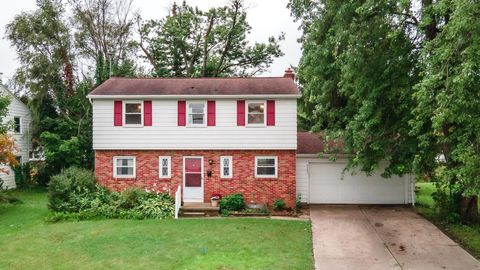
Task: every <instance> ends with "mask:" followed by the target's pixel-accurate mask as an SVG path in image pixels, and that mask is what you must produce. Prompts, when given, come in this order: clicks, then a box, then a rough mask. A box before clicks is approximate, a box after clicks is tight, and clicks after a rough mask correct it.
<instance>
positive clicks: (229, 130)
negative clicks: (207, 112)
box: [93, 99, 297, 150]
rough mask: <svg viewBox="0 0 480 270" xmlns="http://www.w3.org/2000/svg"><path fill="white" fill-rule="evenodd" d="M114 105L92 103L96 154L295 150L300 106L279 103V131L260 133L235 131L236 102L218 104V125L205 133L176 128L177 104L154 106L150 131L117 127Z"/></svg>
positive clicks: (155, 103) (237, 128)
mask: <svg viewBox="0 0 480 270" xmlns="http://www.w3.org/2000/svg"><path fill="white" fill-rule="evenodd" d="M113 103H114V102H113V100H93V148H94V149H95V150H101V149H105V150H114V149H118V150H122V149H124V150H128V149H132V150H148V149H154V150H162V149H169V150H177V149H187V150H214V149H222V150H224V149H228V150H236V149H239V150H241V149H250V150H255V149H264V150H266V149H277V150H281V149H289V150H294V149H296V147H297V100H296V99H277V100H275V106H276V115H275V120H276V121H275V126H269V127H266V128H262V129H256V128H248V127H245V126H237V100H236V99H217V100H216V125H215V126H214V127H206V128H198V129H197V128H188V127H179V126H178V122H177V121H178V115H177V113H178V112H177V100H175V99H164V100H160V99H154V100H152V115H153V123H152V127H150V128H148V129H143V128H142V129H137V128H121V127H115V126H114V125H113V106H114V105H113Z"/></svg>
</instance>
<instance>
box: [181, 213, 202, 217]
mask: <svg viewBox="0 0 480 270" xmlns="http://www.w3.org/2000/svg"><path fill="white" fill-rule="evenodd" d="M180 216H181V217H186V218H187V217H195V218H198V217H205V216H206V215H205V213H204V212H180Z"/></svg>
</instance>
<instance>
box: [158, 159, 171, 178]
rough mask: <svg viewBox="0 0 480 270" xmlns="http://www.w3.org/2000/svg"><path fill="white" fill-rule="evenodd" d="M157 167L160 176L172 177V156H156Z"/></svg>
mask: <svg viewBox="0 0 480 270" xmlns="http://www.w3.org/2000/svg"><path fill="white" fill-rule="evenodd" d="M158 168H159V174H160V178H170V177H172V158H171V157H158Z"/></svg>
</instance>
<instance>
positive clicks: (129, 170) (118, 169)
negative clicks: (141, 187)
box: [113, 157, 136, 178]
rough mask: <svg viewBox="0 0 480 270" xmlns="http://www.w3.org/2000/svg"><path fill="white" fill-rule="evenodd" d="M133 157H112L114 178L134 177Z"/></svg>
mask: <svg viewBox="0 0 480 270" xmlns="http://www.w3.org/2000/svg"><path fill="white" fill-rule="evenodd" d="M135 163H136V162H135V157H113V176H114V177H115V178H135V171H136V169H135Z"/></svg>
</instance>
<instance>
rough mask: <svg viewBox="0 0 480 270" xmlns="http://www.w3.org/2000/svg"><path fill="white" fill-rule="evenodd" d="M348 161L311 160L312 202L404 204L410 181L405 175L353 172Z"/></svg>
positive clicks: (309, 168)
mask: <svg viewBox="0 0 480 270" xmlns="http://www.w3.org/2000/svg"><path fill="white" fill-rule="evenodd" d="M344 168H345V163H338V162H326V163H315V162H312V163H309V164H308V174H309V199H310V203H332V204H348V203H351V204H404V203H406V202H407V200H406V198H405V197H406V195H405V193H406V189H405V185H406V183H405V182H406V181H405V178H403V177H396V176H395V177H392V178H383V177H381V176H380V175H372V176H366V175H365V173H363V172H358V173H357V174H355V175H351V172H348V171H347V172H346V173H345V174H344V177H343V179H342V171H343V169H344Z"/></svg>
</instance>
